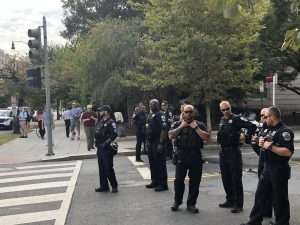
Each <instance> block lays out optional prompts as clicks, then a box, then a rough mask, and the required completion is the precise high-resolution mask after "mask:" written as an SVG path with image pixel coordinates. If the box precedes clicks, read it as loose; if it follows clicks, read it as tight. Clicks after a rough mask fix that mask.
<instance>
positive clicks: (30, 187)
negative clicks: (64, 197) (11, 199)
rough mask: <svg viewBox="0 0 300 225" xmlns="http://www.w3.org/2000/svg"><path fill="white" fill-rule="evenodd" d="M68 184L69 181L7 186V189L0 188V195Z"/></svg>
mask: <svg viewBox="0 0 300 225" xmlns="http://www.w3.org/2000/svg"><path fill="white" fill-rule="evenodd" d="M69 184H70V182H69V181H61V182H47V183H39V184H28V185H17V186H8V187H1V188H0V193H8V192H15V191H29V190H37V189H47V188H56V187H65V186H68V185H69Z"/></svg>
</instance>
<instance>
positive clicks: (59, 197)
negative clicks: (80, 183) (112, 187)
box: [0, 161, 82, 225]
mask: <svg viewBox="0 0 300 225" xmlns="http://www.w3.org/2000/svg"><path fill="white" fill-rule="evenodd" d="M67 164H68V165H67ZM49 165H50V164H47V165H45V167H48V166H49ZM54 165H57V164H53V166H51V167H52V168H49V169H40V170H38V169H37V170H29V171H13V172H10V173H0V183H8V182H17V181H30V180H38V179H49V178H61V177H63V178H65V179H64V181H56V182H44V183H43V182H42V183H35V184H28V185H15V186H7V187H0V194H1V193H8V192H10V193H13V192H18V191H32V193H34V190H40V189H47V190H45V193H44V194H41V195H36V196H26V197H17V196H18V195H17V194H16V195H15V197H14V198H7V199H1V200H0V210H4V212H6V211H5V210H7V209H6V207H11V206H13V207H14V206H17V207H19V208H23V207H24V208H26V207H27V205H29V204H32V205H33V207H34V204H43V203H51V202H61V205H60V208H59V209H57V210H45V211H41V212H29V213H21V214H15V215H4V216H0V224H1V225H2V224H3V225H20V224H24V223H38V222H41V221H49V220H55V225H64V224H65V221H66V217H67V214H68V211H69V208H70V205H71V200H72V196H73V193H74V190H75V187H76V182H77V179H78V176H79V171H80V169H81V165H82V161H76V162H75V163H74V162H73V163H72V165H73V166H74V167H71V168H70V167H68V168H59V169H58V168H56V169H53V167H54ZM59 165H62V164H59ZM69 165H70V163H65V164H64V166H69ZM41 166H42V165H41ZM45 167H39V168H45ZM30 168H32V169H33V167H31V166H28V167H27V166H24V167H22V168H20V167H19V169H20V170H23V169H30ZM66 170H67V171H68V172H66V173H57V174H53V172H58V171H66ZM69 170H71V172H69ZM41 171H42V172H49V173H50V172H52V174H44V175H43V174H42V175H41V174H40V175H38V174H36V175H32V173H37V172H41ZM17 172H18V173H17ZM3 174H5V175H6V176H7V175H19V174H20V175H23V176H22V177H14V178H2V179H1V176H4V175H3ZM70 177H71V178H70ZM57 187H66V191H65V192H64V193H55V194H47V191H48V190H51V189H53V188H57ZM9 210H10V209H9ZM33 210H36V211H39V208H38V207H36V208H33ZM6 213H7V214H8V212H6Z"/></svg>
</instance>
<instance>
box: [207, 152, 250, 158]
mask: <svg viewBox="0 0 300 225" xmlns="http://www.w3.org/2000/svg"><path fill="white" fill-rule="evenodd" d="M254 154H255V155H256V153H255V152H244V153H242V155H254ZM204 158H205V159H216V158H220V156H219V155H207V156H204Z"/></svg>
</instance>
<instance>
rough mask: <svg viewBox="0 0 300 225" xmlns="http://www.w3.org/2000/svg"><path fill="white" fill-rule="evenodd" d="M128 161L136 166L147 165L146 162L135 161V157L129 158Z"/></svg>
mask: <svg viewBox="0 0 300 225" xmlns="http://www.w3.org/2000/svg"><path fill="white" fill-rule="evenodd" d="M128 159H129V160H130V162H131V163H132V164H133V165H134V166H144V165H145V163H144V162H137V161H135V156H128Z"/></svg>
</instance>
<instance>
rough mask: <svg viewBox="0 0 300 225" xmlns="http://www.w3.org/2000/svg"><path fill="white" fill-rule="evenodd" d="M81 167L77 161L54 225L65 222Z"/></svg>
mask: <svg viewBox="0 0 300 225" xmlns="http://www.w3.org/2000/svg"><path fill="white" fill-rule="evenodd" d="M81 165H82V161H77V164H76V168H75V170H74V175H73V177H72V178H71V181H70V183H69V186H68V189H67V191H66V198H65V199H64V201H63V202H62V205H61V207H60V211H59V214H58V215H57V218H56V220H55V224H54V225H64V224H65V222H66V218H67V214H68V211H69V208H70V206H71V201H72V196H73V193H74V190H75V186H76V182H77V178H78V176H79V172H80V168H81Z"/></svg>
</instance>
